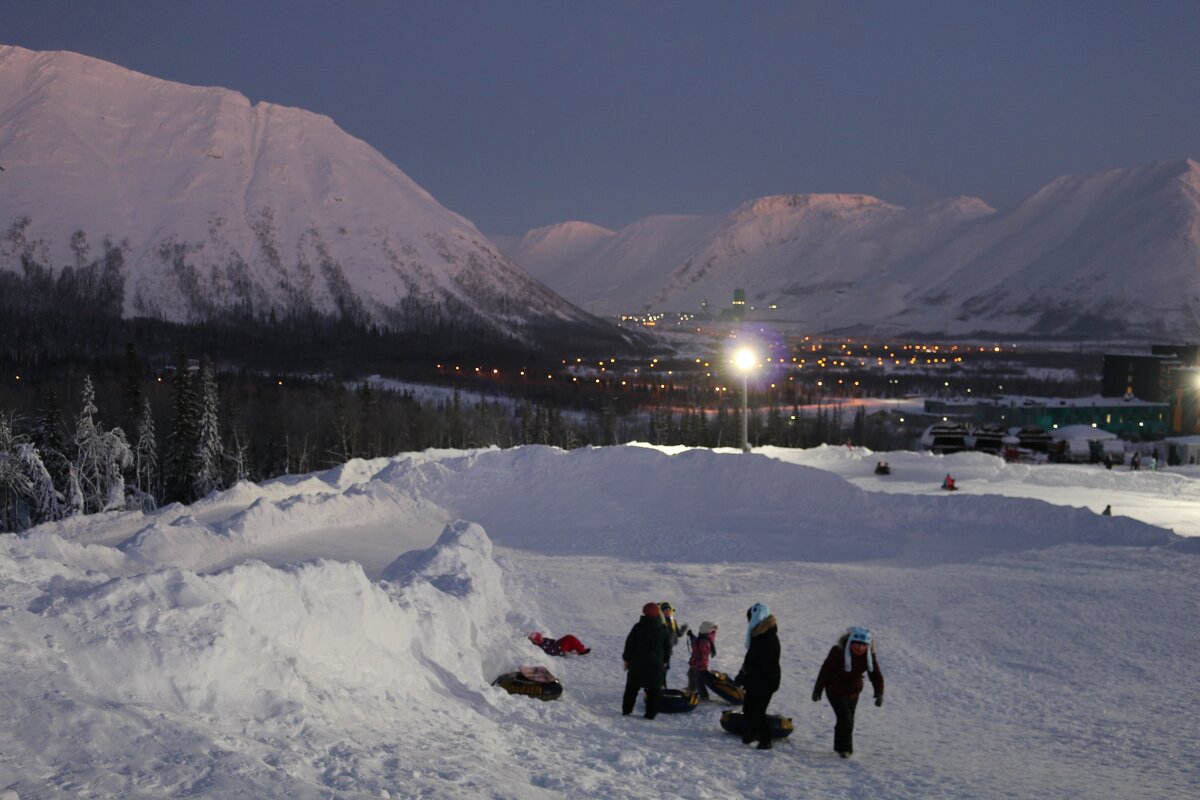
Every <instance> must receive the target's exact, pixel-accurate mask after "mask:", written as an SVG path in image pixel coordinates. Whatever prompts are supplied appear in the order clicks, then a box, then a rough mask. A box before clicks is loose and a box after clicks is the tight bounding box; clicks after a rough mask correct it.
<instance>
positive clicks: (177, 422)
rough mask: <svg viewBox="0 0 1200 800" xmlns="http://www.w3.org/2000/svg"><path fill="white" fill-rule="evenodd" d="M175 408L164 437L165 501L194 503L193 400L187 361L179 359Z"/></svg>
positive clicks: (176, 367)
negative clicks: (165, 449) (165, 450)
mask: <svg viewBox="0 0 1200 800" xmlns="http://www.w3.org/2000/svg"><path fill="white" fill-rule="evenodd" d="M172 385H173V387H174V390H175V402H174V405H175V408H174V414H173V417H172V419H171V432H170V433H169V434H168V435H167V452H166V460H165V463H164V465H163V483H164V485H165V486H164V489H165V495H164V497H165V499H167V500H178V501H179V502H181V503H190V502H191V501H192V500H194V499H196V494H195V491H196V490H195V483H194V481H193V480H192V459H193V455H194V453H195V451H196V400H195V396H194V395H193V393H192V382H191V380H189V378H188V365H187V360H186V359H185V358H184V357H183V356H180V357H179V358H178V359H177V360H176V362H175V377H174V379H173V381H172Z"/></svg>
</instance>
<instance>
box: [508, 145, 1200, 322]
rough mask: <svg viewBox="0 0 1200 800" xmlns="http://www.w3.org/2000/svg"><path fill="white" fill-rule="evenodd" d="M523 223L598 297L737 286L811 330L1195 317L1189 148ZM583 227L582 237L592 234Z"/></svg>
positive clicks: (547, 269) (548, 266)
mask: <svg viewBox="0 0 1200 800" xmlns="http://www.w3.org/2000/svg"><path fill="white" fill-rule="evenodd" d="M582 226H583V223H579V222H572V223H564V224H563V225H559V226H550V227H549V228H540V229H538V230H536V231H531V232H530V233H529V234H527V235H526V236H525V237H523V238H522V239H521V240H520V241H519V242H518V243H517V244H516V245H514V246H512V247H511V248H509V249H508V250H507V252H508V253H509V255H510V256H511V257H512V258H513V259H514V260H515V261H517V262H518V263H519V264H521V265H522V266H524V267H525V268H526V269H528V270H529V271H530V273H531V274H533V275H534V276H536V277H537V278H539V279H540V280H542V281H543V282H545V283H546V284H547V285H548V286H550V287H551V288H553V289H555V290H556V291H558V292H560V293H561V294H563V295H564V296H565V297H568V298H570V299H571V300H573V301H574V302H576V303H579V304H580V305H583V306H585V307H587V308H589V309H591V310H593V311H596V312H620V311H635V310H642V309H646V310H678V311H685V310H693V311H694V310H699V309H700V307H701V304H702V303H703V302H704V301H705V300H707V301H708V302H709V303H710V305H711V307H715V308H718V309H719V308H722V307H726V306H728V304H729V302H730V300H731V299H732V295H733V290H734V289H735V288H744V289H745V290H746V293H747V301H748V302H749V303H750V304H751V305H753V306H757V307H759V308H760V309H761V308H764V307H766V306H768V305H769V304H772V303H774V304H777V305H778V310H777V311H776V312H774V315H775V316H776V317H777V318H780V319H787V320H795V321H799V322H802V323H804V324H805V325H807V326H810V327H811V328H812V329H813V330H834V329H846V328H859V329H869V330H874V331H879V332H899V331H921V332H926V333H939V332H941V333H950V334H964V333H970V332H976V331H990V332H996V333H999V332H1006V333H1014V334H1016V333H1026V332H1029V333H1038V334H1065V335H1070V334H1080V335H1095V334H1102V333H1105V332H1108V333H1113V334H1124V335H1136V334H1145V335H1147V336H1153V335H1156V334H1159V335H1161V334H1163V333H1173V334H1174V336H1176V337H1177V336H1178V335H1179V332H1180V331H1181V330H1196V328H1197V326H1198V325H1200V165H1198V164H1197V163H1196V162H1194V161H1191V160H1179V161H1169V162H1164V163H1159V164H1153V165H1150V166H1147V167H1141V168H1137V169H1127V170H1115V171H1112V172H1106V173H1102V174H1099V175H1090V176H1079V177H1064V178H1060V179H1058V180H1055V181H1053V182H1052V183H1050V184H1049V185H1048V186H1046V187H1045V188H1043V189H1042V190H1040V191H1039V192H1037V193H1036V194H1034V195H1033V196H1032V197H1030V198H1028V199H1027V200H1025V201H1024V202H1022V203H1021V204H1019V205H1018V206H1016V207H1015V208H1013V209H1011V210H1008V211H1005V212H996V211H994V210H993V209H991V208H990V207H988V206H987V204H986V203H984V202H983V201H981V200H979V199H977V198H969V197H959V198H953V199H948V200H942V201H939V202H936V203H933V204H931V205H926V206H920V207H915V208H901V207H899V206H895V205H892V204H889V203H886V202H884V201H882V200H879V199H877V198H874V197H869V196H864V195H792V196H777V197H765V198H762V199H759V200H755V201H752V202H749V203H746V204H744V205H743V206H742V207H740V208H738V209H737V210H735V211H733V212H731V213H729V214H725V215H716V216H708V217H699V216H693V217H649V218H646V219H643V220H640V221H638V222H635V223H633V224H631V225H629V226H628V227H626V228H623V229H621V230H620V231H616V232H613V233H607V232H603V229H599V231H600V232H603V233H604V234H606V235H601V233H600V232H593V233H592V235H590V236H587V237H585V236H583V235H580V233H579V231H581V230H591V229H585V228H583V227H582ZM588 242H590V243H591V244H590V246H586V245H587V243H588Z"/></svg>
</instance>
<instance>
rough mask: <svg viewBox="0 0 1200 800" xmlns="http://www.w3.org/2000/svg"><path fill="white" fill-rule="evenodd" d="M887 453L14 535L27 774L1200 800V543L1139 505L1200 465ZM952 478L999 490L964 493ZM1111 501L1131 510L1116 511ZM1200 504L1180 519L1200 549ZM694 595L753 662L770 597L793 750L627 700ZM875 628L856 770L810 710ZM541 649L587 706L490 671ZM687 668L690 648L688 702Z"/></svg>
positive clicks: (15, 747) (161, 517)
mask: <svg viewBox="0 0 1200 800" xmlns="http://www.w3.org/2000/svg"><path fill="white" fill-rule="evenodd" d="M875 457H876V456H875V454H873V453H870V452H869V451H864V450H853V449H849V448H827V447H826V448H816V449H814V450H806V451H787V450H763V451H759V452H756V453H755V454H752V455H750V456H743V455H740V454H737V453H733V452H731V451H708V450H686V451H684V450H680V451H678V452H675V453H674V454H670V453H667V452H664V451H660V450H658V449H653V448H647V447H629V446H626V447H612V448H600V449H584V450H578V451H573V452H563V451H559V450H555V449H551V448H543V447H525V448H517V449H513V450H507V451H498V450H488V451H480V452H454V451H449V452H432V451H431V452H426V453H422V454H407V455H403V456H400V457H397V458H395V459H378V460H375V461H370V462H365V461H352V462H350V463H348V464H346V465H344V466H343V467H339V468H337V469H335V470H330V471H327V472H324V473H319V474H314V475H309V476H292V477H287V478H285V479H281V480H276V481H271V482H268V483H266V484H263V485H262V486H255V485H251V484H239V485H238V486H237V487H235V488H234V489H231V490H229V491H227V492H224V493H220V494H216V495H213V496H211V497H209V498H206V499H205V500H202V501H200V502H198V503H196V504H194V505H192V506H190V507H183V506H171V507H168V508H166V509H163V510H161V511H159V512H156V513H154V514H150V515H143V514H141V513H114V514H107V515H103V516H97V517H93V518H87V519H78V518H77V519H73V520H70V521H68V522H64V523H60V524H56V525H51V526H43V527H41V528H39V529H35V530H34V531H32V532H31V533H30V534H29V535H28V536H25V537H15V536H4V537H2V538H0V658H2V659H3V670H2V671H0V676H2V677H0V687H2V688H3V691H2V692H0V700H2V702H3V704H4V707H3V711H4V714H5V718H6V719H7V720H8V721H9V724H8V725H7V726H5V727H4V728H3V729H2V730H0V790H3V789H5V788H6V787H7V789H8V790H9V791H10V792H11V793H14V794H16V795H17V796H18V797H26V798H44V797H68V796H72V797H74V796H81V795H82V796H91V797H162V796H183V795H191V796H198V797H231V796H247V797H250V796H252V797H260V798H267V797H293V798H295V797H300V798H310V797H311V798H317V797H331V796H332V797H339V798H342V797H346V798H357V797H363V798H366V797H375V798H378V797H393V798H395V797H405V798H407V797H422V796H428V797H448V798H475V797H481V796H487V797H501V798H550V797H580V798H582V797H613V798H659V797H695V798H727V797H751V798H786V797H797V796H821V797H830V798H856V797H864V796H869V797H872V798H962V797H1047V798H1049V797H1063V796H1072V797H1100V796H1111V797H1131V798H1142V797H1145V798H1158V797H1183V796H1190V795H1193V794H1195V793H1196V791H1197V789H1198V788H1200V778H1197V776H1196V775H1195V771H1194V769H1193V768H1192V766H1191V764H1192V758H1191V756H1192V754H1194V752H1195V751H1196V748H1197V746H1198V745H1200V736H1198V734H1197V732H1196V729H1195V726H1191V725H1188V724H1186V723H1185V721H1184V720H1185V719H1186V715H1185V716H1180V709H1187V708H1191V707H1193V706H1195V705H1196V703H1197V701H1200V688H1197V687H1200V681H1197V678H1198V677H1200V673H1198V672H1197V668H1196V666H1195V662H1194V653H1195V652H1196V651H1197V647H1198V646H1200V633H1198V632H1197V626H1196V624H1195V623H1196V618H1195V615H1196V609H1197V607H1198V604H1197V601H1200V588H1198V587H1200V581H1197V569H1198V567H1200V561H1197V558H1198V557H1200V548H1196V547H1195V546H1194V544H1195V543H1196V542H1200V538H1180V537H1178V536H1176V535H1174V534H1172V533H1170V532H1168V531H1166V530H1164V529H1162V528H1155V527H1152V526H1149V525H1147V524H1145V523H1143V522H1139V521H1137V520H1135V519H1131V518H1129V517H1127V516H1124V513H1125V509H1126V508H1127V507H1128V508H1133V509H1136V504H1135V503H1134V498H1138V497H1140V498H1142V501H1143V505H1142V506H1141V508H1142V509H1143V510H1149V509H1152V508H1153V506H1154V505H1155V502H1156V498H1158V499H1166V498H1170V497H1175V498H1179V499H1180V500H1186V498H1188V497H1193V498H1194V497H1195V495H1196V494H1197V492H1198V491H1200V490H1197V488H1196V487H1197V486H1200V475H1197V474H1195V472H1194V470H1193V472H1191V473H1189V472H1187V471H1185V470H1181V471H1179V472H1172V473H1129V472H1120V471H1106V470H1103V469H1100V468H1096V467H1091V468H1085V467H1069V466H1062V467H1059V466H1044V467H1038V466H1032V465H1006V464H1004V463H1003V462H1002V461H999V460H997V459H991V458H986V457H981V456H978V455H977V454H958V455H956V456H950V457H936V456H930V455H928V454H919V453H908V454H906V453H890V454H887V457H888V459H889V461H890V462H891V464H892V466H893V474H892V475H891V476H888V477H889V481H883V480H881V479H879V478H875V477H873V476H871V475H870V467H871V465H872V464H873V463H874V458H875ZM946 471H951V472H953V473H954V474H955V476H956V477H958V479H959V484H960V486H962V487H963V491H961V492H959V493H957V494H955V495H950V496H947V494H946V493H943V492H939V490H938V489H937V488H936V485H937V479H938V478H939V477H940V474H943V473H944V472H946ZM892 479H894V481H893V480H892ZM1036 487H1040V489H1038V488H1036ZM870 490H878V491H870ZM1032 491H1041V492H1043V493H1044V494H1045V495H1046V497H1047V499H1050V500H1052V501H1053V503H1054V504H1050V503H1047V502H1043V501H1042V500H1034V499H1022V497H1021V495H1026V494H1028V493H1030V492H1032ZM1005 495H1016V496H1005ZM1099 497H1103V498H1107V500H1106V501H1107V502H1111V503H1112V504H1113V506H1114V511H1115V512H1116V514H1117V516H1114V517H1103V516H1100V515H1098V514H1097V513H1095V508H1094V503H1095V502H1096V501H1097V499H1098V498H1099ZM1085 506H1093V508H1092V510H1088V508H1086V507H1085ZM1179 507H1180V509H1183V508H1184V507H1185V504H1184V503H1181V504H1180V506H1179ZM1187 508H1188V513H1187V514H1186V515H1183V516H1180V517H1179V518H1178V520H1177V522H1178V525H1177V526H1176V529H1177V530H1180V531H1182V532H1184V533H1187V534H1189V535H1195V534H1200V513H1197V511H1196V510H1195V509H1196V508H1197V506H1196V504H1195V502H1194V500H1193V501H1192V502H1191V504H1190V506H1187ZM1130 513H1133V512H1130ZM663 599H668V600H671V601H672V603H673V604H674V605H675V606H676V608H677V609H678V610H679V614H680V617H681V620H682V621H683V622H684V623H690V624H692V625H693V626H697V625H698V624H699V622H700V621H701V620H711V621H714V622H716V623H718V625H719V626H720V630H719V634H718V654H717V657H716V659H715V662H714V663H715V665H716V667H717V668H720V669H724V670H726V671H730V672H733V671H736V669H737V667H738V664H739V662H740V659H741V656H742V652H743V650H742V644H741V640H742V626H743V624H744V616H743V614H744V610H745V608H746V607H747V606H748V605H749V604H750V603H752V602H755V601H762V602H767V603H768V604H770V606H771V607H772V609H773V610H774V612H775V614H776V616H777V617H778V619H779V621H780V638H781V641H782V646H783V661H782V666H783V675H784V678H783V684H782V686H781V689H780V692H779V693H778V694H777V695H776V697H775V699H774V700H773V703H772V708H773V710H777V711H779V712H782V713H786V714H788V715H789V716H791V717H792V718H793V720H794V722H795V726H796V732H795V733H794V734H793V735H792V737H791V738H789V739H788V740H786V741H785V742H782V743H781V744H780V745H779V746H778V747H776V749H775V750H774V751H772V752H770V753H759V752H756V751H753V750H748V749H746V748H744V747H743V746H742V745H741V744H740V743H739V742H738V741H737V740H736V739H735V738H733V737H730V736H728V735H727V734H724V733H723V732H722V731H721V730H720V728H719V726H718V724H717V717H718V716H719V711H720V710H721V708H722V706H719V705H717V704H708V705H702V706H701V707H700V708H699V709H698V710H696V711H695V712H693V713H691V714H689V715H686V716H666V715H664V716H660V717H659V718H658V719H657V720H655V721H653V722H648V721H646V720H644V719H642V718H641V717H640V716H634V717H630V718H623V717H621V716H620V714H619V702H620V692H621V685H622V680H623V678H622V674H621V668H620V659H619V655H620V648H621V644H622V642H623V639H624V636H625V634H626V632H627V631H628V629H629V626H630V625H631V624H632V623H633V622H634V621H635V619H636V617H637V613H638V609H640V607H641V605H642V604H643V603H644V602H646V601H648V600H663ZM850 624H865V625H868V626H870V627H872V628H873V629H874V630H875V631H876V634H877V636H878V639H879V660H880V663H881V665H882V667H883V669H884V670H885V674H886V676H887V682H888V690H887V695H886V702H885V704H884V705H883V707H882V708H878V709H876V708H874V707H873V706H871V705H870V703H869V702H864V703H863V704H861V706H860V710H859V722H858V730H857V732H856V746H855V755H854V758H853V759H851V760H850V761H843V760H841V759H838V758H837V757H836V756H835V755H834V754H833V752H832V748H831V739H832V724H833V720H832V713H831V712H830V711H829V709H828V707H827V706H826V705H825V704H824V703H821V704H814V703H812V702H811V701H810V700H809V698H808V695H809V691H810V687H811V684H812V681H813V679H814V677H815V675H816V671H817V668H818V666H819V664H820V662H821V660H822V658H823V657H824V654H825V652H826V651H827V650H828V648H829V646H830V645H831V644H832V642H833V641H834V639H836V637H837V635H838V633H839V632H840V631H841V630H844V628H845V627H846V626H847V625H850ZM534 629H538V630H542V631H544V632H546V633H548V634H550V635H554V636H560V635H563V634H566V633H573V634H575V635H577V636H579V637H581V638H582V639H583V640H584V641H585V643H587V644H589V645H590V646H591V647H592V648H593V649H592V652H591V653H590V654H589V655H587V656H583V657H574V658H571V659H551V658H549V657H547V656H545V655H544V654H543V653H542V652H541V651H540V650H537V649H535V648H533V647H532V646H531V645H529V644H528V643H527V642H525V640H524V633H525V632H526V631H529V630H534ZM521 663H526V664H543V665H547V666H549V667H551V668H552V669H553V670H554V671H555V673H556V674H558V675H559V677H560V678H561V679H562V680H563V683H564V685H565V687H566V692H565V695H564V698H563V699H562V700H560V701H558V702H554V703H540V702H537V701H534V700H531V699H528V698H522V697H515V696H510V695H507V694H504V693H503V692H502V691H500V690H499V689H496V688H493V687H491V686H489V683H490V680H491V679H492V678H493V677H495V675H496V674H498V673H499V672H501V671H504V670H508V669H511V668H512V667H515V666H516V665H518V664H521ZM683 671H684V659H683V656H682V654H681V653H676V655H675V658H674V660H673V665H672V670H671V679H670V680H671V683H672V685H679V684H681V683H682V681H683Z"/></svg>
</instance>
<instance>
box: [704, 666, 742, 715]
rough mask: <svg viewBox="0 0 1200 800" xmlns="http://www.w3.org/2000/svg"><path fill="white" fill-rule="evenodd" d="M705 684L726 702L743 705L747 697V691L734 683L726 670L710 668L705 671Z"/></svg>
mask: <svg viewBox="0 0 1200 800" xmlns="http://www.w3.org/2000/svg"><path fill="white" fill-rule="evenodd" d="M704 685H705V686H707V687H708V690H709V691H710V692H712V693H713V694H715V695H717V697H720V698H721V699H722V700H724V701H725V702H726V703H733V704H735V705H739V706H740V705H741V704H742V702H743V701H744V700H745V699H746V692H745V691H744V690H743V689H742V687H740V686H736V685H734V682H733V681H732V680H731V679H730V677H729V676H728V675H726V674H725V673H724V672H717V671H716V670H713V669H710V670H708V671H706V672H705V673H704Z"/></svg>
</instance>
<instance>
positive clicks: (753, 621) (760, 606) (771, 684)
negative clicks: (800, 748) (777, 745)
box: [733, 603, 780, 750]
mask: <svg viewBox="0 0 1200 800" xmlns="http://www.w3.org/2000/svg"><path fill="white" fill-rule="evenodd" d="M746 622H747V624H746V658H745V659H744V660H743V661H742V669H741V671H740V672H738V674H737V677H736V678H734V679H733V682H734V683H736V684H737V685H738V686H741V687H743V688H745V690H746V700H745V702H744V703H742V712H743V713H744V714H745V715H746V735H745V736H743V737H742V743H743V744H750V743H751V742H753V741H755V740H757V741H758V749H759V750H770V749H771V730H770V728H769V727H768V726H767V706H768V705H769V704H770V703H771V695H773V694H775V692H777V691H778V690H779V674H780V672H779V633H778V630H777V627H776V625H775V617H774V616H772V615H771V609H770V608H768V607H767V604H766V603H755V604H754V605H752V606H750V608H749V609H748V610H747V611H746Z"/></svg>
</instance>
